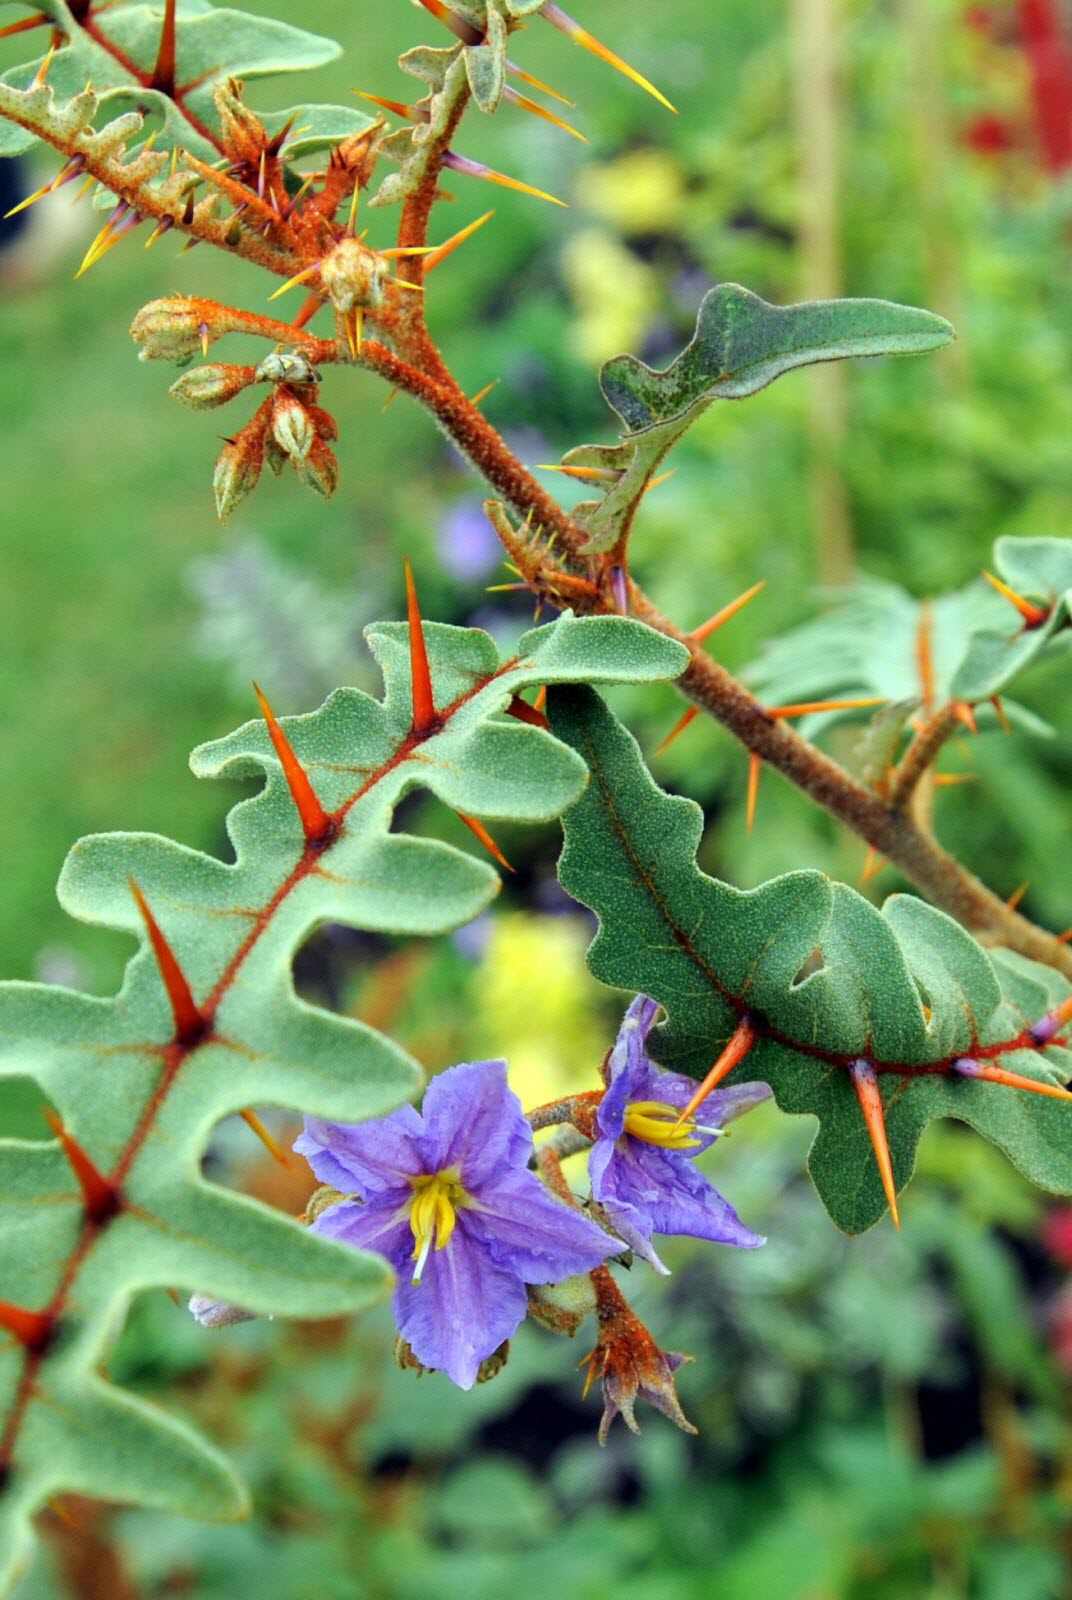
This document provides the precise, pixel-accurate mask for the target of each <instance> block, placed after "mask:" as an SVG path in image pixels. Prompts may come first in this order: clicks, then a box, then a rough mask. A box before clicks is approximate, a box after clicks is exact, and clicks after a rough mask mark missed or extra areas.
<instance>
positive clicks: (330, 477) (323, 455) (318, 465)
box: [294, 439, 339, 500]
mask: <svg viewBox="0 0 1072 1600" xmlns="http://www.w3.org/2000/svg"><path fill="white" fill-rule="evenodd" d="M294 465H295V466H296V467H297V469H298V476H299V477H300V478H301V480H302V482H303V483H307V484H308V485H309V487H310V489H315V490H316V492H317V494H322V495H323V496H324V499H325V500H330V499H331V497H332V495H333V494H334V493H335V490H336V489H337V488H338V484H339V463H338V460H337V459H336V456H335V452H334V451H333V450H330V449H329V448H328V446H327V445H326V444H325V443H324V441H323V439H314V440H313V442H312V444H311V445H310V447H309V454H308V455H307V456H306V457H305V459H304V460H303V461H298V460H295V462H294Z"/></svg>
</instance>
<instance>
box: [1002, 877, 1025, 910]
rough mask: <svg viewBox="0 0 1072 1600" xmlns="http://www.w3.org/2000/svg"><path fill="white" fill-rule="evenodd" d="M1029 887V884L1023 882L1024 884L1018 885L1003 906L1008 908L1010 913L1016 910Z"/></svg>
mask: <svg viewBox="0 0 1072 1600" xmlns="http://www.w3.org/2000/svg"><path fill="white" fill-rule="evenodd" d="M1029 887H1030V884H1029V883H1027V882H1024V883H1022V884H1020V886H1019V888H1018V889H1014V890H1013V892H1012V894H1011V895H1010V896H1009V898H1008V899H1007V900H1006V902H1005V904H1006V905H1007V906H1008V908H1009V910H1010V911H1015V910H1016V907H1017V906H1018V905H1019V904H1020V901H1021V900H1022V899H1023V898H1024V895H1025V894H1026V893H1027V891H1028V888H1029Z"/></svg>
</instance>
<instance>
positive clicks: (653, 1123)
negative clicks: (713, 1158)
mask: <svg viewBox="0 0 1072 1600" xmlns="http://www.w3.org/2000/svg"><path fill="white" fill-rule="evenodd" d="M622 1131H623V1132H624V1133H627V1134H631V1135H632V1137H633V1138H634V1139H642V1140H643V1141H644V1143H645V1144H658V1145H662V1146H663V1147H664V1148H665V1149H667V1150H697V1149H699V1147H700V1145H701V1144H702V1142H703V1141H702V1140H700V1139H697V1137H696V1124H695V1122H692V1121H685V1122H681V1123H679V1122H678V1111H677V1107H676V1106H668V1105H666V1104H665V1103H664V1102H663V1101H662V1100H633V1101H631V1102H630V1104H629V1105H628V1106H627V1107H626V1109H625V1122H624V1124H623V1129H622Z"/></svg>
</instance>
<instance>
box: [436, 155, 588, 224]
mask: <svg viewBox="0 0 1072 1600" xmlns="http://www.w3.org/2000/svg"><path fill="white" fill-rule="evenodd" d="M442 159H443V165H444V166H445V167H448V168H449V169H450V171H451V172H461V173H464V174H465V175H466V176H467V177H470V178H482V179H483V180H484V182H485V183H497V184H498V185H499V187H500V188H502V189H516V190H517V192H518V193H519V194H531V195H534V196H535V198H536V199H537V200H547V201H549V202H550V203H551V205H553V206H562V208H563V209H564V210H568V206H567V203H566V201H565V200H559V199H558V197H557V195H553V194H548V193H547V191H546V189H534V188H533V186H532V184H531V183H522V181H521V179H520V178H510V177H507V175H506V173H505V172H496V171H495V168H494V167H488V166H485V165H484V163H483V162H482V161H471V160H470V159H469V157H468V156H460V155H458V153H457V151H455V150H447V151H445V152H444V154H443V158H442Z"/></svg>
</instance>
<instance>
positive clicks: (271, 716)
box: [253, 683, 335, 844]
mask: <svg viewBox="0 0 1072 1600" xmlns="http://www.w3.org/2000/svg"><path fill="white" fill-rule="evenodd" d="M253 692H254V694H255V695H256V696H257V704H258V705H259V706H260V708H261V716H262V717H263V718H264V720H265V722H266V723H267V724H268V737H269V738H270V739H271V741H272V745H273V747H274V749H275V753H276V755H277V756H278V757H279V765H280V766H281V767H282V768H283V776H284V778H286V780H287V788H288V789H289V790H290V796H291V799H292V800H293V801H294V804H295V806H296V807H297V810H298V816H299V817H300V818H301V825H302V827H303V829H304V830H305V837H306V839H307V840H308V842H309V843H310V844H320V843H322V841H323V840H324V839H326V838H327V837H328V835H329V834H331V833H332V832H333V831H334V828H335V823H334V820H333V819H332V818H331V817H330V816H329V815H328V813H327V812H326V811H325V810H324V807H323V806H322V805H321V804H320V801H319V800H318V799H317V797H316V791H315V790H314V788H313V786H312V784H311V783H310V781H309V774H308V773H307V772H306V770H305V768H304V767H303V766H302V764H301V762H300V761H299V760H298V758H297V756H296V755H295V754H294V749H293V746H292V745H291V743H290V740H289V739H288V738H287V736H286V734H285V733H284V732H283V729H282V728H281V727H280V725H279V720H278V718H277V717H276V714H275V712H274V711H273V710H272V708H271V706H270V705H269V704H268V701H267V700H266V699H265V697H264V695H263V693H262V692H261V689H260V686H259V685H258V684H256V683H255V684H254V685H253Z"/></svg>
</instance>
